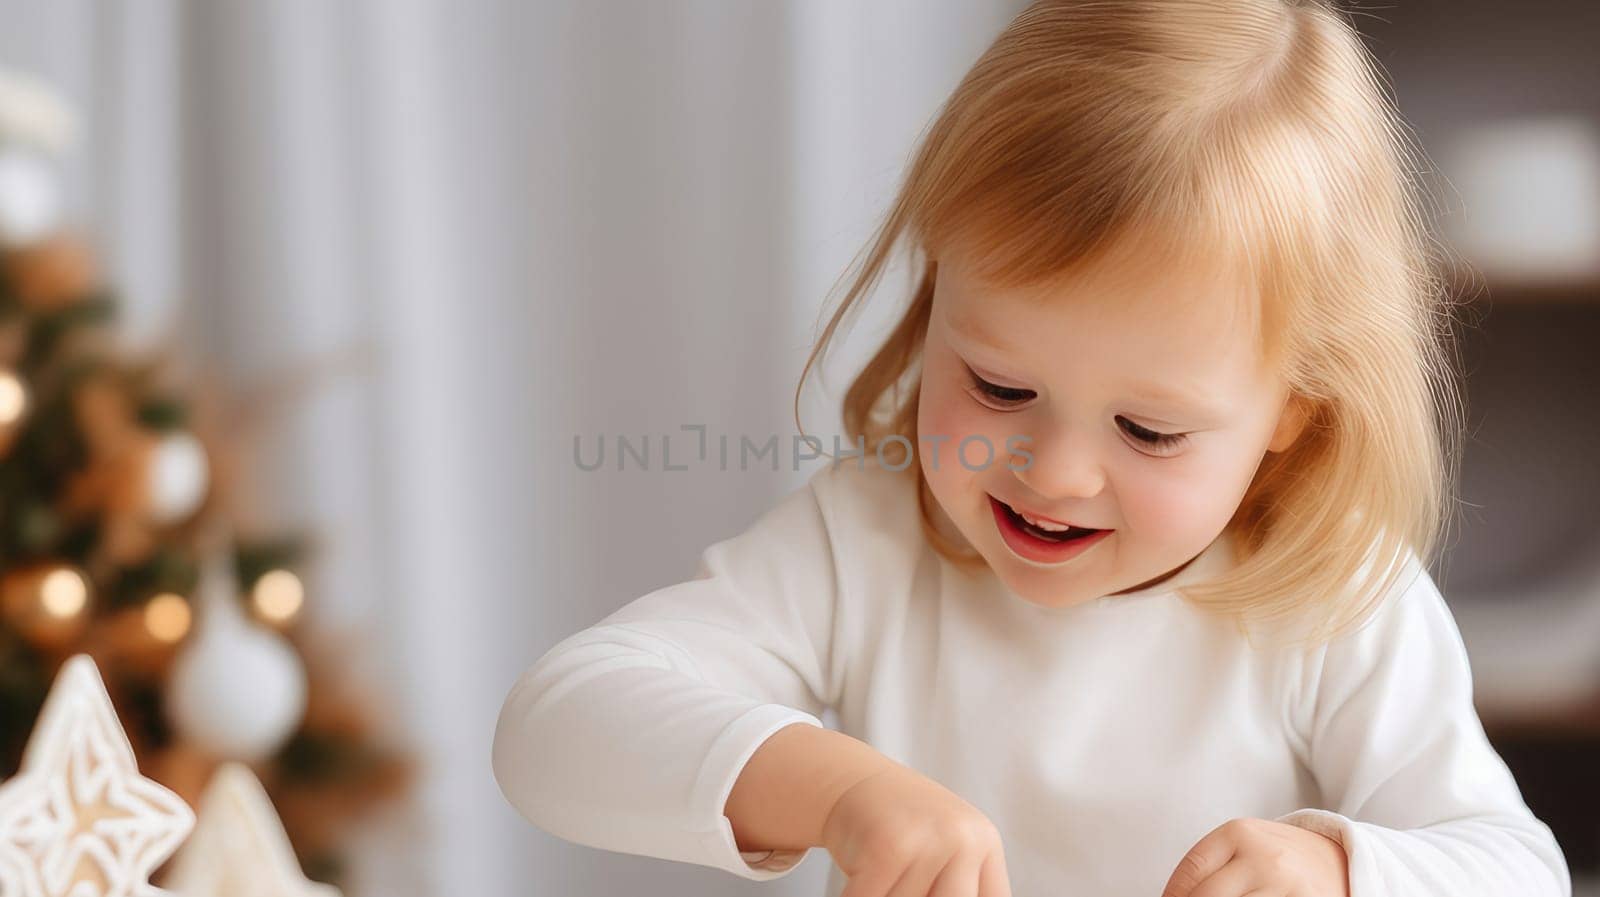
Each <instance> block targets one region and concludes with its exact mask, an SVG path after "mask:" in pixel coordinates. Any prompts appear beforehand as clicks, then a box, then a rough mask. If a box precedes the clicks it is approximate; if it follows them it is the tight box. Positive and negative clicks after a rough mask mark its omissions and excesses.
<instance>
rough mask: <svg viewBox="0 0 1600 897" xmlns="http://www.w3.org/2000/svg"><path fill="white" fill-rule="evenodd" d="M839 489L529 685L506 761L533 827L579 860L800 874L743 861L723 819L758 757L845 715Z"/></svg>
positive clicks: (711, 564)
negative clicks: (828, 717)
mask: <svg viewBox="0 0 1600 897" xmlns="http://www.w3.org/2000/svg"><path fill="white" fill-rule="evenodd" d="M827 473H828V472H827V471H823V472H821V473H819V474H816V475H815V476H814V477H813V479H812V481H811V482H810V483H809V484H807V485H806V486H805V487H803V488H800V489H797V490H795V491H793V492H791V493H789V494H788V495H787V496H785V497H784V498H783V499H782V501H781V502H780V503H779V504H778V505H777V506H776V507H774V508H773V509H771V510H769V511H768V512H766V513H765V514H763V515H762V516H761V517H760V518H759V519H758V520H757V521H756V522H755V523H754V524H752V525H751V526H750V528H749V529H747V530H746V531H745V532H743V533H740V534H739V535H737V536H734V537H732V538H730V539H726V540H724V541H722V542H718V543H716V544H714V545H712V546H710V547H709V548H707V549H706V550H705V551H704V553H703V554H702V556H701V563H700V571H699V576H698V577H697V578H695V579H692V580H688V581H686V582H681V583H677V584H674V585H669V586H666V587H664V588H661V589H657V590H655V591H653V592H651V593H649V594H646V595H644V596H642V597H640V598H637V599H635V600H634V601H632V602H630V603H629V604H627V605H626V606H624V607H622V608H621V609H619V610H617V611H616V612H614V613H612V614H611V615H609V616H607V617H606V618H604V619H602V620H600V621H599V622H598V623H596V624H594V625H593V626H591V627H589V628H587V629H584V630H582V631H580V632H577V633H575V634H573V635H571V636H568V637H567V638H566V639H564V640H562V641H560V642H558V643H557V644H556V645H555V646H554V647H552V648H551V649H549V650H548V651H547V652H546V653H545V654H544V655H543V656H542V657H540V658H539V660H538V661H537V662H535V663H534V664H533V665H532V666H531V667H530V668H529V669H528V670H527V671H526V672H525V673H523V675H522V676H521V677H520V678H519V679H518V681H517V683H516V684H515V686H514V687H513V688H512V690H511V692H510V694H509V696H508V697H507V698H506V701H505V704H504V707H503V708H502V710H501V714H500V720H499V724H498V727H497V729H496V732H495V739H494V757H493V763H494V772H495V776H496V778H497V780H498V781H499V784H500V787H501V790H502V791H503V792H504V793H505V796H506V798H507V800H509V801H510V802H511V804H512V805H513V806H515V807H516V809H517V810H518V811H519V812H521V813H522V815H524V816H525V817H527V819H528V820H529V821H531V822H532V823H534V824H535V825H537V826H538V827H539V828H541V829H544V830H545V831H547V832H549V833H551V834H554V835H556V836H558V837H561V838H564V839H566V840H569V841H573V842H575V843H579V844H584V845H587V846H591V847H596V848H601V849H605V850H614V851H619V852H623V853H631V854H638V855H643V856H653V857H659V858H662V859H669V860H676V861H680V862H688V863H697V864H702V865H708V866H714V867H717V868H721V869H725V870H727V871H729V872H733V873H734V874H736V875H740V876H742V877H745V878H750V879H754V880H766V879H771V878H777V877H779V876H781V875H785V874H787V873H788V872H789V871H790V870H791V869H792V868H793V867H794V866H795V865H796V864H798V862H799V861H800V859H801V858H802V857H803V856H804V855H805V853H806V850H805V849H803V848H798V847H797V848H795V849H790V850H784V851H775V852H773V853H772V854H771V855H770V856H768V855H766V852H765V851H760V852H752V853H751V854H750V855H748V856H741V851H740V849H739V846H738V844H737V843H736V841H735V837H734V832H733V829H732V827H731V825H730V822H729V820H728V819H727V817H726V816H724V807H725V805H726V803H727V801H728V798H729V795H730V792H731V791H732V789H733V786H734V783H735V779H736V778H737V777H738V776H739V773H740V771H741V770H742V769H743V768H744V767H745V765H746V763H747V762H748V761H750V760H751V757H752V754H753V753H754V752H755V750H756V749H757V747H759V746H761V745H762V743H763V742H765V741H766V740H767V739H768V738H769V737H770V736H772V735H773V734H774V733H776V732H778V731H779V730H781V729H784V728H785V727H788V726H791V725H793V724H795V723H804V724H807V725H808V726H812V727H816V728H818V729H822V728H823V726H822V722H821V720H820V719H819V718H818V717H819V716H820V715H821V713H822V712H823V709H824V708H825V707H826V706H828V705H830V704H833V703H835V702H836V701H837V698H838V690H839V688H840V682H841V681H842V672H841V670H840V666H841V664H842V662H843V653H844V652H843V649H842V648H841V649H840V650H838V651H835V650H834V641H835V632H836V630H837V629H838V627H840V626H841V625H842V622H841V621H840V620H838V619H837V614H838V613H840V612H842V611H840V609H839V605H840V602H839V595H838V590H839V587H840V579H839V576H838V571H837V569H836V566H835V563H834V539H836V538H838V534H837V533H835V534H832V535H830V533H829V531H828V528H827V522H828V521H827V520H826V519H825V517H826V512H827V511H828V508H827V507H825V505H826V495H827V493H826V492H825V490H819V489H818V488H817V484H818V480H819V479H821V478H824V477H826V476H827ZM835 734H836V735H837V734H838V733H835ZM839 737H841V738H842V737H844V736H842V735H839ZM857 744H860V743H859V742H857ZM861 749H862V750H870V748H867V747H866V746H865V745H864V744H861ZM742 816H745V817H748V820H746V819H745V818H741V823H742V824H743V823H745V822H746V821H748V822H749V823H750V825H751V826H753V830H754V831H755V832H756V833H757V834H758V835H759V838H758V840H763V841H764V840H765V839H766V838H767V837H768V836H769V833H772V831H773V830H772V829H770V828H769V827H768V826H767V821H766V820H764V819H762V818H761V817H760V815H759V811H758V812H757V813H756V814H755V815H750V813H749V812H748V809H746V810H745V812H744V813H743V814H742ZM777 834H787V833H785V832H782V831H781V830H780V831H778V832H777ZM781 840H782V841H783V842H785V843H795V842H788V841H787V839H786V838H785V839H781ZM776 843H779V842H778V841H774V844H776Z"/></svg>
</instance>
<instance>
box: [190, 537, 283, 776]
mask: <svg viewBox="0 0 1600 897" xmlns="http://www.w3.org/2000/svg"><path fill="white" fill-rule="evenodd" d="M231 556H232V555H231V549H230V548H228V547H226V546H223V547H218V548H216V549H215V550H213V551H212V553H211V554H210V555H209V556H208V557H207V558H206V560H205V562H204V567H203V569H202V573H201V581H200V589H199V596H198V597H199V601H198V604H199V615H200V621H199V628H198V630H197V631H196V632H195V633H194V636H193V637H192V638H191V639H190V640H189V642H188V643H187V644H186V645H185V646H184V647H183V649H182V650H181V651H180V653H179V654H178V656H177V658H176V659H175V660H174V661H173V668H172V677H171V679H170V681H169V682H168V686H167V688H168V693H167V708H168V715H169V716H170V718H171V720H172V723H173V725H174V726H175V727H176V728H177V729H178V731H179V732H180V733H181V734H182V735H183V736H184V737H185V738H188V739H190V740H191V741H193V742H194V743H195V744H196V745H198V746H199V747H201V748H202V749H204V750H206V751H208V752H210V753H212V754H214V755H216V756H218V757H221V758H225V759H230V760H240V761H244V762H251V761H256V760H261V759H265V758H266V757H269V756H271V755H272V753H273V752H275V751H276V750H277V749H278V748H279V747H281V746H282V745H283V742H284V741H285V740H286V739H287V738H288V737H289V736H290V735H291V734H292V733H293V732H294V729H295V727H296V726H297V725H299V723H300V720H301V717H302V716H303V715H304V713H305V708H306V672H305V667H304V666H303V665H302V664H301V662H300V658H299V657H298V656H297V655H296V654H295V651H294V648H293V647H292V646H291V645H290V644H289V643H288V641H287V640H286V639H284V638H283V637H282V636H281V635H278V634H277V633H275V632H273V631H271V630H269V629H265V628H263V627H261V626H258V625H256V624H254V623H252V622H251V621H250V620H249V619H248V618H247V617H246V616H245V614H244V612H243V610H242V609H241V608H240V606H239V601H238V599H237V595H238V591H239V590H238V581H237V579H236V577H235V575H234V570H233V565H232V561H231Z"/></svg>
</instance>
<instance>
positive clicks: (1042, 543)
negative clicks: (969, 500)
mask: <svg viewBox="0 0 1600 897" xmlns="http://www.w3.org/2000/svg"><path fill="white" fill-rule="evenodd" d="M989 507H990V508H991V509H992V510H993V511H994V522H995V525H996V526H997V527H999V529H1000V538H1002V539H1004V540H1005V542H1006V545H1007V546H1009V547H1010V548H1011V550H1012V551H1013V552H1015V553H1016V555H1017V556H1018V557H1020V558H1022V559H1023V560H1028V561H1033V562H1034V563H1038V564H1059V563H1063V562H1065V561H1070V560H1072V559H1073V558H1075V557H1077V556H1078V555H1080V554H1083V553H1084V552H1085V551H1088V550H1089V549H1090V548H1093V547H1094V546H1095V545H1098V544H1100V542H1101V541H1102V540H1103V539H1105V537H1106V536H1109V535H1111V533H1112V530H1108V529H1103V530H1100V531H1099V532H1097V533H1094V534H1093V535H1089V536H1083V537H1081V538H1077V539H1073V540H1072V541H1070V542H1049V541H1046V540H1044V539H1041V538H1039V537H1038V536H1035V535H1033V534H1032V533H1030V532H1028V531H1026V530H1024V529H1022V528H1020V527H1018V526H1017V525H1016V523H1014V522H1013V521H1012V520H1011V515H1010V514H1009V513H1007V511H1006V508H1005V505H1003V504H1001V503H1000V502H999V501H998V500H997V499H996V498H995V497H994V496H992V495H991V496H989Z"/></svg>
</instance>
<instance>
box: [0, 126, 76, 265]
mask: <svg viewBox="0 0 1600 897" xmlns="http://www.w3.org/2000/svg"><path fill="white" fill-rule="evenodd" d="M64 206H65V202H64V200H63V198H62V195H61V179H60V176H59V174H58V172H57V171H56V166H55V162H54V161H53V160H51V159H49V158H47V157H46V156H45V155H44V154H43V153H40V152H38V151H36V150H34V149H32V148H28V147H17V146H12V147H0V245H5V246H27V245H29V244H31V243H36V242H39V241H40V240H43V239H44V238H45V237H48V236H50V235H51V234H53V233H55V232H56V231H57V230H59V229H60V227H61V224H62V218H63V209H64Z"/></svg>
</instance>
